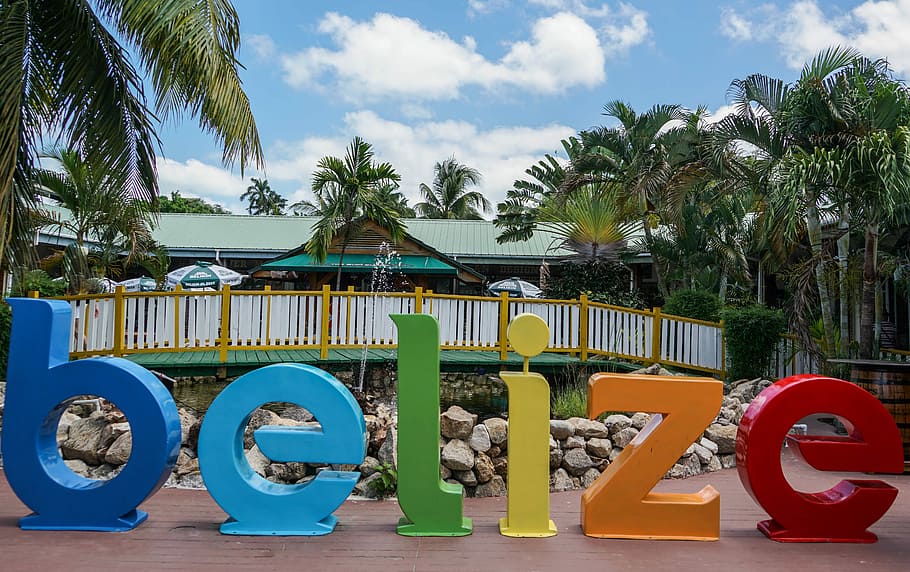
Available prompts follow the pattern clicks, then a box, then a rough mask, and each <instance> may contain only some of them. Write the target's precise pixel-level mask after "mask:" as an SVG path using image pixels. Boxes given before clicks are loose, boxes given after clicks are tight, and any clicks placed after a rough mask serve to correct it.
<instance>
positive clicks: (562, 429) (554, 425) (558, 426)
mask: <svg viewBox="0 0 910 572" xmlns="http://www.w3.org/2000/svg"><path fill="white" fill-rule="evenodd" d="M574 433H575V428H574V427H572V425H570V424H569V422H568V421H564V420H562V419H552V420H551V421H550V435H552V436H553V438H554V439H557V440H559V441H562V440H564V439H567V438H568V437H569V435H573V434H574Z"/></svg>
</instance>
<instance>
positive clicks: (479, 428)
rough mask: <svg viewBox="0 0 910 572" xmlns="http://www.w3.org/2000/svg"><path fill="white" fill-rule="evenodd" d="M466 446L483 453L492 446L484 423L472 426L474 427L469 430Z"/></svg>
mask: <svg viewBox="0 0 910 572" xmlns="http://www.w3.org/2000/svg"><path fill="white" fill-rule="evenodd" d="M468 446H470V447H471V448H472V449H474V450H475V451H477V452H478V453H485V452H487V451H489V450H490V447H492V446H493V444H492V442H491V441H490V431H489V429H487V426H486V425H484V424H483V423H481V424H480V425H475V426H474V429H473V430H472V431H471V438H470V439H468Z"/></svg>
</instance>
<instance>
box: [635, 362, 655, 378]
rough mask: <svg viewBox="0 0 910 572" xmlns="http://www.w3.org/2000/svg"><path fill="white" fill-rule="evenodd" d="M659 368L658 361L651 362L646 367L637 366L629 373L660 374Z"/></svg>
mask: <svg viewBox="0 0 910 572" xmlns="http://www.w3.org/2000/svg"><path fill="white" fill-rule="evenodd" d="M660 370H661V367H660V364H659V363H652V364H651V365H649V366H648V367H643V368H639V369H636V370H635V371H632V372H629V373H631V374H634V375H660Z"/></svg>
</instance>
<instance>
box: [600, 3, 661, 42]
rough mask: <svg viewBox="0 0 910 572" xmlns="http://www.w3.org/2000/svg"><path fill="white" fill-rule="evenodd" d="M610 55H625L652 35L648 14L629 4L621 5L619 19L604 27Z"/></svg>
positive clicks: (611, 20) (609, 22) (612, 20)
mask: <svg viewBox="0 0 910 572" xmlns="http://www.w3.org/2000/svg"><path fill="white" fill-rule="evenodd" d="M604 9H606V5H604ZM603 31H604V34H605V35H606V39H605V44H606V49H607V52H608V53H624V52H627V51H628V50H629V49H630V48H632V47H634V46H637V45H638V44H641V43H642V42H644V41H645V40H647V39H648V36H650V35H651V28H650V27H649V26H648V13H647V12H645V11H643V10H639V9H638V8H635V7H633V6H630V5H628V4H620V5H619V18H611V19H610V21H608V22H607V23H606V24H605V25H604V27H603Z"/></svg>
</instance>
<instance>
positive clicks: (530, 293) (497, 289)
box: [487, 277, 543, 298]
mask: <svg viewBox="0 0 910 572" xmlns="http://www.w3.org/2000/svg"><path fill="white" fill-rule="evenodd" d="M487 290H489V291H490V292H492V293H493V294H497V295H498V294H500V293H502V292H508V293H509V296H515V297H516V298H540V295H541V294H542V293H543V290H541V289H540V288H538V287H537V286H535V285H533V284H531V283H530V282H526V281H524V280H521V279H519V278H515V277H512V278H506V279H505V280H500V281H499V282H493V283H492V284H490V285H489V286H488V287H487Z"/></svg>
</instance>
